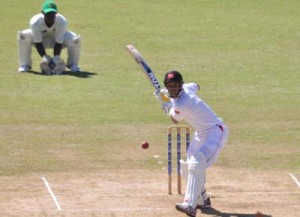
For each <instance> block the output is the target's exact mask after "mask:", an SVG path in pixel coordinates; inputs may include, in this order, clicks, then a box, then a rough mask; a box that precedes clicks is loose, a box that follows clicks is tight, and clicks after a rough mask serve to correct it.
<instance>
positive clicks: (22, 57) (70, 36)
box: [17, 29, 81, 67]
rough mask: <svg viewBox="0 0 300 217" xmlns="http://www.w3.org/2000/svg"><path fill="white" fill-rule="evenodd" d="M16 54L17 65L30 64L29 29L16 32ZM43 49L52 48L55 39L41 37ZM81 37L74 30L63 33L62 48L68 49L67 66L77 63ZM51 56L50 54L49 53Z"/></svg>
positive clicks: (30, 32)
mask: <svg viewBox="0 0 300 217" xmlns="http://www.w3.org/2000/svg"><path fill="white" fill-rule="evenodd" d="M17 40H18V55H19V66H22V65H28V66H30V67H31V66H32V60H31V49H32V46H34V42H33V35H32V31H31V29H25V30H23V31H19V32H18V37H17ZM42 43H43V45H44V47H45V49H47V48H54V44H55V41H54V39H53V38H43V42H42ZM80 45H81V37H80V35H76V34H75V33H74V32H71V31H67V32H66V33H65V35H64V41H63V48H67V49H68V59H67V66H71V65H73V64H76V65H78V64H79V57H80ZM50 56H51V55H50Z"/></svg>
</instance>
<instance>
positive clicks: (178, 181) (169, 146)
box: [168, 125, 190, 194]
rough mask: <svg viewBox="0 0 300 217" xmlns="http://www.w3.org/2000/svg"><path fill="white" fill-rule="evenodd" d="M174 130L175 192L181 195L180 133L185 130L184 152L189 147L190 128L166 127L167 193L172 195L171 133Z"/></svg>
mask: <svg viewBox="0 0 300 217" xmlns="http://www.w3.org/2000/svg"><path fill="white" fill-rule="evenodd" d="M173 129H176V139H177V142H176V144H177V192H178V194H181V174H180V159H181V131H182V129H185V139H186V150H188V148H189V145H190V128H189V127H188V126H186V125H172V126H169V127H168V192H169V194H172V131H173Z"/></svg>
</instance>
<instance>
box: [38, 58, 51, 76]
mask: <svg viewBox="0 0 300 217" xmlns="http://www.w3.org/2000/svg"><path fill="white" fill-rule="evenodd" d="M50 63H51V57H50V56H48V55H44V56H43V58H42V62H41V63H40V69H41V72H42V73H43V74H46V75H51V68H50V66H49V65H51V64H50Z"/></svg>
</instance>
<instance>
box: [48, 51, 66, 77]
mask: <svg viewBox="0 0 300 217" xmlns="http://www.w3.org/2000/svg"><path fill="white" fill-rule="evenodd" d="M51 63H53V64H54V66H53V68H52V66H51V65H49V67H50V68H52V69H53V70H52V74H53V75H60V74H62V73H63V72H64V71H65V68H66V64H65V62H64V61H63V60H62V59H61V58H60V56H58V55H56V56H54V57H53V58H52V60H51V62H50V64H51Z"/></svg>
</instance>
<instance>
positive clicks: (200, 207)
mask: <svg viewBox="0 0 300 217" xmlns="http://www.w3.org/2000/svg"><path fill="white" fill-rule="evenodd" d="M209 208H211V202H210V199H209V198H207V199H206V200H204V203H203V204H202V205H200V204H197V209H209Z"/></svg>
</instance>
